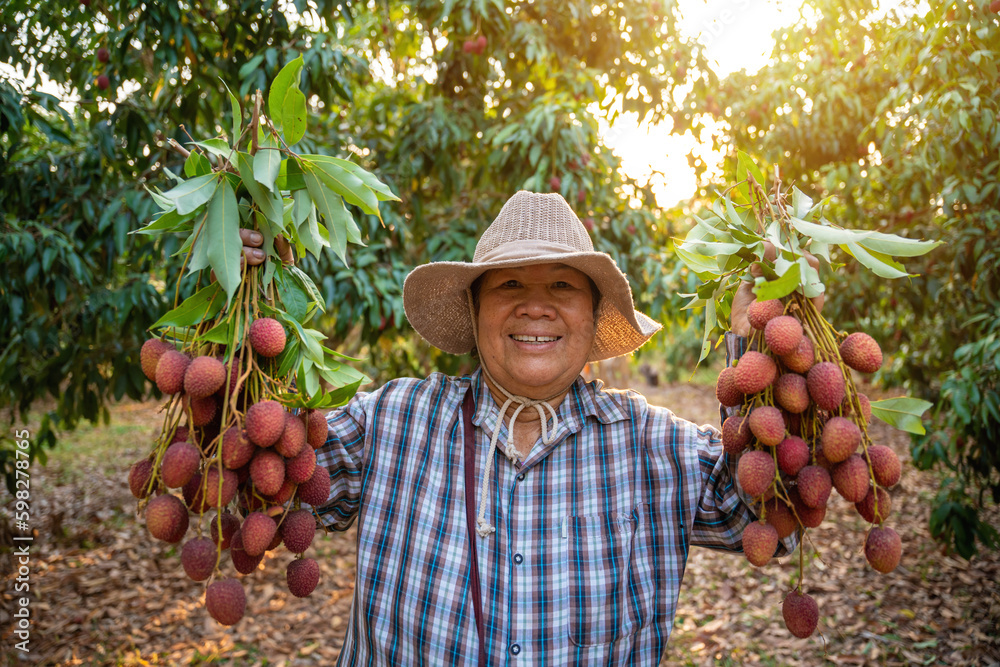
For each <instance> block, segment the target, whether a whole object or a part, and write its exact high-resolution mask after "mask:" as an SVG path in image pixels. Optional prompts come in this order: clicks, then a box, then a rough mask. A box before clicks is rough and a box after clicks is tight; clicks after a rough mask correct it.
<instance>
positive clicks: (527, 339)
mask: <svg viewBox="0 0 1000 667" xmlns="http://www.w3.org/2000/svg"><path fill="white" fill-rule="evenodd" d="M510 338H511V339H512V340H513V341H515V342H517V343H524V344H527V345H545V344H548V343H554V342H556V341H557V340H559V339H561V338H562V336H528V335H525V334H510Z"/></svg>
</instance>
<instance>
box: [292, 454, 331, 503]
mask: <svg viewBox="0 0 1000 667" xmlns="http://www.w3.org/2000/svg"><path fill="white" fill-rule="evenodd" d="M299 499H300V500H301V501H302V502H304V503H308V504H309V505H312V506H313V507H321V506H323V505H325V504H326V502H327V500H329V499H330V471H329V470H327V469H326V467H325V466H321V465H319V464H317V465H316V469H315V470H313V474H312V477H310V478H309V479H308V480H307V481H305V482H303V483H302V484H300V485H299Z"/></svg>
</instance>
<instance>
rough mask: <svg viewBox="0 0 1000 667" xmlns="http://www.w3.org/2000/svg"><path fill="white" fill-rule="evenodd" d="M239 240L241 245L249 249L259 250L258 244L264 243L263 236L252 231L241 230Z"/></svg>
mask: <svg viewBox="0 0 1000 667" xmlns="http://www.w3.org/2000/svg"><path fill="white" fill-rule="evenodd" d="M240 239H241V240H242V241H243V245H245V246H250V247H251V248H259V247H260V244H261V243H263V242H264V236H263V235H262V234H261V233H260V232H258V231H257V230H254V229H243V228H241V229H240Z"/></svg>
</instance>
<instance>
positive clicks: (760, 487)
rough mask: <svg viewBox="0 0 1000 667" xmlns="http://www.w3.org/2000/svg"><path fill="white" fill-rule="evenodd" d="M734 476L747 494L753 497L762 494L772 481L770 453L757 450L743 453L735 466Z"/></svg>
mask: <svg viewBox="0 0 1000 667" xmlns="http://www.w3.org/2000/svg"><path fill="white" fill-rule="evenodd" d="M736 477H737V478H738V479H739V482H740V486H742V487H743V490H744V491H745V492H746V493H747V494H749V495H750V496H753V497H754V498H757V497H759V496H762V495H763V494H764V492H765V491H767V489H768V488H769V487H770V486H771V484H772V483H773V482H774V459H773V458H772V457H771V453H770V452H762V451H759V450H753V451H749V452H746V453H744V454H743V456H741V457H740V462H739V464H737V466H736Z"/></svg>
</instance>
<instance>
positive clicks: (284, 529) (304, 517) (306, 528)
mask: <svg viewBox="0 0 1000 667" xmlns="http://www.w3.org/2000/svg"><path fill="white" fill-rule="evenodd" d="M315 535H316V519H315V517H313V514H312V512H310V511H309V510H296V511H294V512H289V514H288V516H286V517H285V520H284V521H283V522H282V523H281V539H282V540H283V541H284V543H285V548H287V549H288V550H289V551H291V552H292V553H293V554H300V553H302V552H304V551H305V550H306V549H308V548H309V545H310V544H312V541H313V537H314V536H315Z"/></svg>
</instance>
